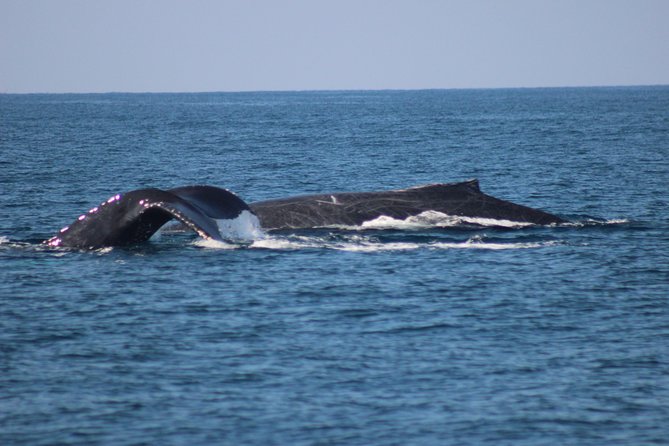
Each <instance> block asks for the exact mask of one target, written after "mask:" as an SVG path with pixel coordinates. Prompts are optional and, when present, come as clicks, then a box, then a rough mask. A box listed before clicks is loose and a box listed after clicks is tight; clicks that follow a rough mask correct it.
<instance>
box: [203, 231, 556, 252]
mask: <svg viewBox="0 0 669 446" xmlns="http://www.w3.org/2000/svg"><path fill="white" fill-rule="evenodd" d="M194 244H195V245H196V246H198V247H202V248H209V249H243V248H246V249H269V250H284V251H291V250H304V249H329V250H335V251H348V252H383V251H411V250H419V249H426V250H451V249H459V250H462V249H476V250H493V251H497V250H506V249H537V248H545V247H551V246H557V245H561V244H563V243H562V242H560V241H555V240H548V241H532V242H517V241H509V242H500V241H487V240H486V238H485V237H482V236H475V237H471V238H469V239H467V240H465V241H462V242H440V241H428V242H423V243H417V242H409V241H393V242H387V241H381V240H378V239H376V238H375V237H372V236H369V237H368V236H361V235H354V236H350V237H345V238H331V237H327V236H322V237H319V236H273V235H270V236H265V237H263V238H261V239H258V240H254V241H253V242H251V243H247V244H242V243H237V244H235V243H227V242H219V241H215V240H203V239H199V240H197V241H195V242H194Z"/></svg>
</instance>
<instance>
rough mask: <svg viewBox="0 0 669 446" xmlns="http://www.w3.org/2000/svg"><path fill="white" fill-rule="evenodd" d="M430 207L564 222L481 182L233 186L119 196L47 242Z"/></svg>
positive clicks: (288, 224) (360, 219) (115, 242)
mask: <svg viewBox="0 0 669 446" xmlns="http://www.w3.org/2000/svg"><path fill="white" fill-rule="evenodd" d="M426 211H437V212H441V213H443V214H447V215H449V216H456V217H474V218H487V219H496V220H508V221H513V222H518V223H530V224H536V225H549V224H559V223H564V222H565V221H564V220H563V219H561V218H560V217H558V216H556V215H553V214H549V213H547V212H544V211H541V210H538V209H533V208H530V207H527V206H522V205H518V204H515V203H511V202H509V201H505V200H500V199H498V198H495V197H492V196H490V195H486V194H484V193H483V192H481V190H480V188H479V183H478V180H470V181H465V182H460V183H447V184H430V185H426V186H418V187H412V188H408V189H401V190H391V191H380V192H345V193H334V194H316V195H304V196H296V197H288V198H280V199H275V200H265V201H259V202H255V203H250V204H247V203H246V202H244V201H243V200H242V199H241V198H239V197H238V196H237V195H235V194H234V193H232V192H230V191H228V190H226V189H221V188H218V187H214V186H184V187H179V188H175V189H169V190H161V189H138V190H134V191H130V192H127V193H124V194H118V195H115V196H113V197H111V198H110V199H108V200H107V201H105V202H103V203H102V204H100V205H99V206H97V207H94V208H93V209H91V210H90V211H88V213H86V214H83V215H81V216H80V217H79V218H78V219H77V220H75V221H74V222H73V223H72V224H70V225H69V226H67V227H65V228H63V229H61V231H60V232H59V233H58V234H56V235H55V236H53V237H51V238H50V239H48V240H46V241H45V243H46V244H48V245H49V246H53V247H68V248H84V249H89V248H90V249H95V248H101V247H107V246H125V245H134V244H138V243H141V242H144V241H146V240H148V239H149V238H150V237H151V236H152V235H153V234H154V233H155V232H156V231H158V229H160V228H161V227H162V226H163V225H164V224H165V223H167V222H168V221H170V220H173V219H174V220H177V221H179V222H181V223H182V224H183V225H184V226H185V227H186V228H188V229H190V230H192V231H194V232H196V233H197V234H198V235H200V236H201V237H203V238H208V239H214V240H223V239H224V237H223V236H222V234H221V233H220V231H219V224H218V222H220V221H221V220H234V219H236V218H238V217H239V216H240V215H242V214H243V213H250V214H252V215H254V216H255V217H257V219H258V220H259V223H260V227H261V228H262V229H266V230H273V229H306V228H317V227H326V226H335V225H336V226H357V225H361V224H363V223H364V222H366V221H371V220H374V219H376V218H378V217H381V216H387V217H392V218H395V219H405V218H407V217H411V216H415V215H419V214H421V213H423V212H426Z"/></svg>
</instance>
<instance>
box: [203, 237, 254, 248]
mask: <svg viewBox="0 0 669 446" xmlns="http://www.w3.org/2000/svg"><path fill="white" fill-rule="evenodd" d="M193 244H194V245H195V246H199V247H200V248H207V249H237V248H240V247H241V246H242V245H239V244H235V243H229V242H225V241H223V240H214V239H212V238H198V239H197V240H195V241H194V242H193Z"/></svg>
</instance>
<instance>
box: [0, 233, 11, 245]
mask: <svg viewBox="0 0 669 446" xmlns="http://www.w3.org/2000/svg"><path fill="white" fill-rule="evenodd" d="M5 243H9V237H5V236H4V235H0V245H3V244H5Z"/></svg>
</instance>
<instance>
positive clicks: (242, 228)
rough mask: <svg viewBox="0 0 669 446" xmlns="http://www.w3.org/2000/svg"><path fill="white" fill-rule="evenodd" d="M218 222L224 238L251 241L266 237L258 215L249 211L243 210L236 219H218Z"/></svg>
mask: <svg viewBox="0 0 669 446" xmlns="http://www.w3.org/2000/svg"><path fill="white" fill-rule="evenodd" d="M216 224H217V225H218V230H219V232H220V233H221V237H222V238H223V239H224V240H235V241H250V240H256V239H260V238H263V237H265V233H264V232H263V230H262V229H261V228H260V221H258V217H256V216H255V215H254V214H252V213H251V212H249V211H242V212H241V214H239V216H238V217H237V218H234V219H222V220H216Z"/></svg>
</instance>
